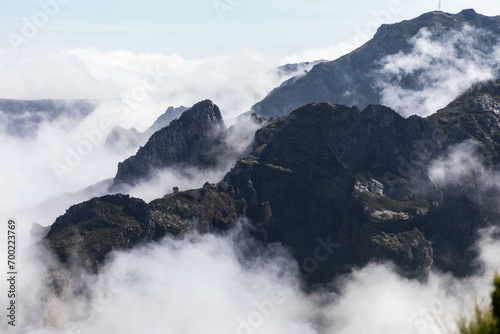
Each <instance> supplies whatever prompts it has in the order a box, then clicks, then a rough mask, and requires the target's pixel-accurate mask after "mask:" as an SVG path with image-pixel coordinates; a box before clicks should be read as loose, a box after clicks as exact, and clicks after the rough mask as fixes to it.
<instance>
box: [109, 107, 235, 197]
mask: <svg viewBox="0 0 500 334" xmlns="http://www.w3.org/2000/svg"><path fill="white" fill-rule="evenodd" d="M226 131H227V130H226V126H225V124H224V120H223V119H222V115H221V113H220V110H219V108H218V107H217V106H216V105H215V104H214V103H213V102H212V101H209V100H205V101H202V102H199V103H197V104H195V105H194V106H193V107H192V108H190V109H189V110H187V111H185V112H184V113H183V114H182V116H181V117H179V118H178V119H175V120H173V121H172V122H171V123H170V125H169V126H167V127H165V128H162V129H161V130H159V131H157V132H155V133H154V134H153V135H152V136H151V138H150V139H149V140H148V142H147V143H146V145H144V147H141V148H140V149H139V151H138V152H137V154H136V155H135V156H132V157H130V158H128V159H127V160H125V161H123V162H121V163H119V164H118V172H117V174H116V177H115V179H114V183H113V186H112V188H111V189H112V190H113V191H117V190H120V189H121V188H122V187H123V186H126V185H135V184H137V183H138V182H140V181H145V180H148V179H149V178H150V177H151V176H152V175H153V172H154V171H156V170H158V169H162V168H166V167H173V166H182V165H184V166H190V167H196V168H201V169H203V168H211V167H215V166H216V165H217V163H218V162H219V161H218V158H219V155H218V153H221V152H224V151H225V149H226V147H225V142H224V137H225V135H226Z"/></svg>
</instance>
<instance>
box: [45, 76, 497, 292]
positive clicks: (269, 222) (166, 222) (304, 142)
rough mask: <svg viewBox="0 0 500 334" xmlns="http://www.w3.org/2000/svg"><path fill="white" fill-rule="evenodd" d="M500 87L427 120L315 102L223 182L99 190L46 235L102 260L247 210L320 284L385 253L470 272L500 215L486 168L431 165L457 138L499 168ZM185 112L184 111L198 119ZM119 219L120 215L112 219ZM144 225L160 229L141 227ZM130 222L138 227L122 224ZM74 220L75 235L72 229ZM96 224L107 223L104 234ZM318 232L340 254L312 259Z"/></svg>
mask: <svg viewBox="0 0 500 334" xmlns="http://www.w3.org/2000/svg"><path fill="white" fill-rule="evenodd" d="M498 87H500V81H490V82H486V83H481V84H479V85H476V86H475V87H473V88H471V89H470V90H469V91H468V92H466V93H465V94H464V95H462V96H461V97H459V98H458V99H457V100H456V101H454V102H452V103H450V105H449V106H448V107H446V108H445V109H443V110H440V111H438V112H437V113H436V114H434V115H432V116H430V117H428V118H426V119H424V118H421V117H418V116H412V117H409V118H407V119H405V118H403V117H401V116H400V115H399V114H397V113H396V112H395V111H393V110H391V109H390V108H387V107H384V106H379V105H370V106H368V107H366V108H365V109H363V110H361V109H359V108H357V107H347V106H342V105H334V104H330V103H318V104H309V105H305V106H303V107H301V108H299V109H297V110H295V111H294V112H292V113H291V114H290V115H288V116H285V117H282V118H279V119H276V120H273V121H271V122H269V124H267V125H266V126H264V127H263V128H261V129H260V130H258V131H257V132H256V133H255V138H254V146H253V150H252V152H251V154H249V155H248V156H246V157H244V158H242V159H239V160H238V162H237V163H236V164H235V165H234V167H233V168H232V170H231V171H230V172H229V173H228V174H227V175H226V176H225V178H224V180H223V181H221V182H219V183H218V184H209V183H207V184H205V185H204V186H203V188H200V189H194V190H189V191H180V192H173V193H172V192H171V191H168V190H166V193H168V194H167V195H165V196H164V197H163V198H161V199H157V200H155V201H152V202H151V203H149V204H146V203H144V202H142V201H141V200H135V199H130V198H126V199H124V197H123V195H119V194H118V195H113V196H110V197H109V196H108V197H104V198H97V199H93V200H91V201H89V202H85V203H82V204H79V205H78V206H76V207H77V208H74V207H72V208H70V210H68V212H67V213H66V214H65V215H63V216H61V217H60V218H59V219H58V221H57V224H54V225H53V227H52V228H51V232H50V233H49V235H48V236H47V238H45V240H46V241H47V242H48V243H49V245H50V247H51V248H52V249H53V250H54V251H55V252H56V253H57V254H58V255H59V257H60V258H61V259H63V260H66V259H67V255H65V254H67V253H68V252H69V248H68V247H69V246H68V245H74V244H79V245H84V246H83V249H84V250H85V251H84V252H83V253H80V255H79V257H80V258H81V259H83V260H82V262H84V263H90V264H91V265H90V267H91V268H94V270H97V268H98V267H99V265H100V263H102V261H103V259H104V258H105V256H106V254H107V253H108V252H109V251H111V250H114V249H124V248H125V249H126V248H130V247H132V246H134V245H137V244H139V243H142V242H148V241H149V240H157V239H159V238H161V237H163V236H165V235H170V236H182V235H184V234H185V233H188V232H192V231H198V232H200V233H209V232H210V233H211V232H214V231H220V230H226V229H228V228H230V227H231V226H238V224H239V220H240V219H241V217H245V218H247V219H250V220H251V221H252V222H253V226H254V229H253V232H252V234H253V236H254V237H255V238H257V239H258V240H261V242H264V243H265V244H269V243H273V242H280V243H282V244H284V245H285V246H287V247H288V248H289V249H290V250H291V251H292V253H293V255H294V256H295V257H296V258H297V260H298V261H299V263H301V264H302V269H303V271H304V274H307V279H308V282H310V283H318V282H327V281H329V280H331V279H332V278H333V277H335V276H337V275H339V274H342V273H346V272H348V271H349V270H350V268H352V266H363V265H364V264H366V263H368V262H370V261H380V260H390V261H392V262H394V263H396V264H397V265H398V267H399V268H400V270H401V273H403V274H404V275H407V276H410V277H419V278H422V277H425V276H426V275H427V273H428V272H429V271H430V270H431V268H433V267H437V268H439V269H441V270H445V271H451V272H453V273H455V274H457V275H466V274H469V273H471V272H472V271H473V270H474V268H475V262H474V258H475V255H474V252H473V251H471V249H472V248H471V247H472V246H473V245H474V242H475V241H476V237H477V235H476V232H477V231H478V230H479V229H480V228H482V227H486V226H488V224H489V223H490V222H492V221H495V220H494V219H495V217H497V218H498V215H499V212H498V209H496V206H495V205H494V203H493V202H491V201H482V200H478V198H477V197H475V196H474V195H473V194H474V191H473V190H474V188H478V187H479V186H480V182H479V180H478V179H477V175H476V176H475V175H474V174H471V175H467V180H468V181H467V182H468V183H467V184H466V185H461V186H458V187H457V186H456V185H447V184H438V183H436V181H435V180H433V178H432V177H430V172H429V170H430V167H431V166H432V165H433V164H434V163H435V162H436V161H440V160H445V159H447V157H448V155H449V154H450V150H452V149H453V148H454V147H455V146H456V145H457V144H461V143H466V142H469V141H471V142H474V143H476V145H478V146H479V147H480V148H481V149H480V150H479V151H478V154H477V158H478V159H479V160H480V161H481V162H484V167H485V168H486V169H488V168H489V169H490V170H492V169H494V168H496V166H497V160H496V158H495V154H496V153H495V152H496V151H497V144H496V140H497V138H498V137H497V136H498V135H499V134H500V132H499V129H500V128H499V127H498V124H500V118H499V110H498V108H497V107H496V106H497V104H496V103H497V101H498V99H500V94H499V93H500V91H498V92H497V89H498ZM193 108H194V111H193V112H192V115H195V114H196V115H197V118H198V117H199V116H200V112H201V111H202V110H203V111H204V113H202V114H203V115H205V116H207V117H208V118H209V119H210V122H207V123H205V125H207V124H210V125H211V126H212V125H214V124H216V128H217V129H224V127H223V120H222V118H221V117H219V116H218V115H219V113H217V108H216V106H215V105H214V104H213V103H212V102H210V101H203V102H201V103H200V104H198V105H196V108H195V107H193ZM207 111H208V112H207ZM188 116H189V114H188ZM479 116H481V118H480V119H479V118H478V117H479ZM183 117H184V115H183V116H182V117H181V118H179V122H182V123H184V122H186V123H185V124H188V123H189V122H191V121H194V120H193V119H191V118H189V117H187V118H186V119H190V121H186V120H184V119H182V118H183ZM471 118H472V119H473V120H476V121H477V122H476V123H473V124H476V126H475V127H473V126H470V124H471V122H470V119H471ZM482 120H484V122H483V121H482ZM197 121H199V120H197ZM175 126H180V127H182V126H181V124H179V125H174V129H175ZM209 128H210V127H207V129H209ZM172 133H177V132H176V131H174V130H172V129H171V130H168V128H165V129H163V130H161V131H160V132H158V133H156V134H155V136H157V137H158V138H156V139H154V140H152V143H162V139H161V137H165V138H171V135H172ZM197 133H198V134H199V132H197ZM155 136H153V137H155ZM174 137H175V136H174ZM175 138H177V137H175ZM179 138H181V137H179ZM184 138H185V137H184ZM211 138H214V137H211ZM184 140H188V139H184ZM190 140H191V139H189V141H190ZM202 142H203V143H205V141H198V142H196V141H195V143H202ZM187 143H188V141H185V142H184V143H179V145H180V147H183V145H186V144H187ZM212 144H213V143H212ZM212 144H211V145H212ZM155 145H157V144H155ZM197 145H198V144H197ZM160 146H161V145H160ZM160 146H156V147H160ZM161 147H163V146H161ZM152 152H155V150H154V149H153V148H148V149H147V150H144V151H143V153H141V154H145V155H144V157H141V159H140V160H141V163H145V165H144V166H145V167H144V166H142V167H141V170H142V168H150V167H148V165H147V164H149V163H151V161H153V160H151V161H150V160H148V159H152V157H156V156H157V155H155V154H153V153H152ZM189 152H193V150H189ZM146 153H147V154H146ZM197 159H198V158H197ZM200 159H201V158H200ZM201 160H203V159H201ZM201 160H200V161H201ZM146 162H147V164H146ZM155 163H156V162H153V163H151V165H154V164H155ZM131 170H132V169H131ZM131 175H133V174H131ZM142 175H143V174H139V176H142ZM482 198H484V197H482ZM123 201H125V202H123ZM129 201H132V202H133V203H136V204H137V203H141V204H140V207H141V208H143V212H145V213H144V215H143V216H144V217H148V218H147V219H145V220H144V221H142V220H140V221H139V219H138V218H137V215H134V213H133V212H132V211H130V208H129V204H128V202H129ZM134 205H135V204H134ZM137 205H139V204H137ZM75 212H76V213H75ZM93 212H98V213H99V215H97V216H96V215H95V214H94V213H93ZM115 215H117V218H116V219H115V218H113V217H114V216H115ZM146 221H147V224H146V223H145V222H146ZM111 222H116V226H108V225H109V224H110V223H111ZM89 224H90V225H92V226H91V227H89V226H90V225H89ZM113 224H114V223H113ZM141 224H143V225H144V224H146V225H147V226H150V227H151V228H149V229H145V228H140V227H137V226H142V225H141ZM122 225H123V226H122ZM129 225H130V228H129V227H128V226H129ZM120 226H121V227H120ZM134 226H136V227H134ZM129 230H130V231H136V230H137V231H136V232H133V233H132V232H130V233H132V234H126V235H125V234H123V233H125V231H129ZM146 230H147V231H149V232H148V233H146V232H145V231H146ZM63 231H66V232H63ZM69 231H71V233H73V234H71V235H69V236H68V235H66V234H65V233H69ZM93 231H99V232H98V235H99V238H97V239H96V238H95V237H94V236H92V235H91V234H92V233H94V232H93ZM115 231H116V232H115ZM119 231H121V232H119ZM122 232H123V233H122ZM87 233H89V236H87V235H86V234H87ZM96 233H97V232H96ZM127 233H129V232H127ZM64 240H67V241H68V243H64ZM319 240H321V242H322V243H326V244H328V245H330V246H331V248H330V250H331V253H329V254H330V256H329V257H328V258H326V259H325V260H324V261H322V262H321V265H319V263H317V268H314V270H309V269H310V268H309V267H308V266H307V265H308V264H307V260H308V259H310V258H311V256H312V255H311V254H314V252H315V249H316V248H317V247H318V242H320V241H319ZM73 253H74V252H73ZM77 254H78V253H77ZM304 261H306V262H304ZM308 268H309V269H308ZM309 271H311V272H309Z"/></svg>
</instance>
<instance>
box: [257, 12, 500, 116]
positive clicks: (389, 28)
mask: <svg viewBox="0 0 500 334" xmlns="http://www.w3.org/2000/svg"><path fill="white" fill-rule="evenodd" d="M465 26H469V27H473V28H474V29H478V30H477V31H475V35H474V37H471V38H473V40H474V41H473V42H472V43H473V44H474V45H465V44H463V45H461V44H460V43H457V44H456V45H454V47H455V48H456V53H457V54H458V55H459V56H460V57H467V56H468V55H469V54H470V52H471V48H472V49H474V52H478V53H479V54H480V55H481V57H482V58H486V57H488V56H491V55H492V54H493V53H494V52H495V47H496V46H497V45H498V39H499V36H500V16H497V17H488V16H484V15H481V14H478V13H476V12H475V11H474V10H472V9H468V10H463V11H462V12H460V13H458V14H449V13H444V12H430V13H426V14H423V15H421V16H419V17H417V18H415V19H412V20H408V21H402V22H399V23H395V24H384V25H382V26H381V27H380V28H379V29H378V30H377V32H376V34H375V35H374V37H373V39H371V40H370V41H368V42H367V43H365V44H364V45H362V46H361V47H359V48H358V49H356V50H354V51H352V52H351V53H349V54H347V55H344V56H342V57H340V58H339V59H337V60H334V61H330V62H322V63H320V64H317V65H315V66H314V67H313V68H312V69H311V70H310V71H309V72H308V73H307V74H305V75H301V76H296V77H293V78H291V79H289V80H287V81H286V82H284V83H283V84H281V86H279V87H277V88H275V89H274V90H273V91H271V92H270V93H269V94H268V95H267V96H266V97H265V98H264V99H263V100H262V101H260V102H258V103H257V104H255V105H254V106H253V107H252V111H253V112H256V113H258V114H260V115H262V116H266V117H281V116H284V115H287V114H289V113H290V112H292V111H293V110H295V109H297V108H299V107H301V106H303V105H305V104H308V103H315V102H331V103H336V104H342V105H347V106H353V105H357V106H358V107H360V108H362V109H363V108H365V107H366V106H367V105H369V104H383V95H382V87H381V86H380V81H381V78H382V77H381V75H382V73H381V70H382V68H383V60H384V59H385V58H386V57H388V56H393V55H397V54H407V53H409V52H410V51H411V50H412V48H413V45H412V43H411V42H410V40H411V38H412V37H415V36H416V35H417V34H418V33H419V32H420V31H421V30H422V29H423V28H426V29H427V30H428V31H431V32H433V35H431V38H433V39H436V40H437V39H439V38H440V37H442V36H443V35H444V34H446V33H449V32H457V33H459V32H460V31H461V30H462V29H463V28H464V27H465ZM443 66H446V64H443ZM425 72H426V70H425V69H422V70H419V71H416V72H415V73H411V72H410V73H397V74H394V75H393V76H391V77H389V78H385V79H384V80H387V81H388V83H390V84H393V85H396V86H399V87H402V88H404V89H405V90H407V91H408V92H411V91H421V90H422V89H423V87H422V82H420V81H421V80H419V78H420V77H425V75H426V73H425ZM497 74H498V69H497ZM423 81H424V84H425V82H427V84H429V82H428V80H427V81H426V80H423Z"/></svg>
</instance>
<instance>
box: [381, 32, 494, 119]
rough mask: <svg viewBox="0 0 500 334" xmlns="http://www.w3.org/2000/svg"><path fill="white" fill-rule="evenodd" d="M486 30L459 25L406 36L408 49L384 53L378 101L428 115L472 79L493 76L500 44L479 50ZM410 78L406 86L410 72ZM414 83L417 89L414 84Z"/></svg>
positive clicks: (409, 112)
mask: <svg viewBox="0 0 500 334" xmlns="http://www.w3.org/2000/svg"><path fill="white" fill-rule="evenodd" d="M493 38H494V37H493V36H491V35H490V34H489V33H488V32H486V31H483V30H480V29H474V28H471V27H468V26H466V27H464V28H463V29H462V30H461V31H451V32H445V33H443V34H436V33H432V32H429V31H428V30H426V29H422V30H421V31H420V32H419V33H418V34H417V35H416V36H415V37H414V38H412V39H411V40H410V43H411V44H412V50H411V52H409V53H402V52H400V53H398V54H396V55H391V56H387V57H385V58H384V59H383V60H382V61H381V63H382V65H383V68H382V69H381V70H380V73H379V75H380V81H379V86H380V88H381V89H382V103H383V104H385V105H387V106H389V107H391V108H393V109H394V110H396V111H397V112H399V113H400V114H402V115H403V116H410V115H414V114H416V115H419V116H422V117H425V116H428V115H430V114H432V113H434V112H435V111H437V110H438V109H440V108H443V107H445V106H446V105H447V104H448V103H450V102H451V101H453V100H454V99H455V98H456V97H457V96H459V95H460V94H461V93H463V92H464V91H465V90H467V89H468V88H470V87H471V86H472V85H473V84H475V83H477V82H479V81H483V80H488V79H492V78H495V77H496V75H497V74H498V62H499V60H500V49H499V48H498V47H495V48H494V50H484V48H485V46H484V45H482V41H483V40H484V39H493ZM410 77H411V78H412V80H413V81H414V82H412V84H411V86H412V87H411V88H407V87H405V85H406V84H407V83H406V82H405V81H407V80H408V79H409V78H410ZM415 88H416V89H415Z"/></svg>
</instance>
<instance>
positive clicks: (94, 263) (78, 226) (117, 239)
mask: <svg viewBox="0 0 500 334" xmlns="http://www.w3.org/2000/svg"><path fill="white" fill-rule="evenodd" d="M154 236H155V226H154V222H153V220H152V218H151V213H150V210H149V207H148V205H147V204H146V203H144V201H142V200H140V199H136V198H130V197H129V196H125V195H115V196H104V197H101V198H94V199H92V200H90V201H87V202H84V203H81V204H78V205H75V206H72V207H71V208H69V209H68V210H67V212H66V214H64V215H63V216H61V217H59V218H58V219H57V220H56V222H55V223H54V224H53V225H52V226H51V228H50V231H49V233H48V235H47V237H46V240H48V242H49V244H50V247H51V249H52V250H54V252H55V254H57V255H58V257H59V258H60V259H61V260H63V261H65V262H76V263H77V264H80V265H82V266H83V267H84V268H87V269H90V270H91V271H94V272H96V271H97V270H98V268H99V266H100V265H101V263H102V262H103V260H104V257H105V256H106V254H108V253H109V252H111V251H113V250H115V249H125V248H132V247H133V246H135V245H137V244H139V243H141V242H146V241H151V240H153V239H154Z"/></svg>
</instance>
